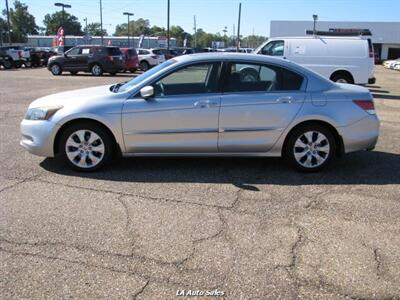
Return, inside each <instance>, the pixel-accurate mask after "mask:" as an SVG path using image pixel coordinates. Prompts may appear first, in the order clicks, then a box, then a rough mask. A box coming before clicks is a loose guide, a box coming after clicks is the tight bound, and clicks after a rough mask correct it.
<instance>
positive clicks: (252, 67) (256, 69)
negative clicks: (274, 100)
mask: <svg viewBox="0 0 400 300" xmlns="http://www.w3.org/2000/svg"><path fill="white" fill-rule="evenodd" d="M227 73H228V74H227V75H226V78H225V82H224V92H274V91H294V90H300V89H301V85H302V83H303V80H304V78H303V76H301V75H299V74H297V73H295V72H292V71H290V70H288V69H285V68H282V67H278V66H273V65H261V64H244V63H229V64H228V68H227Z"/></svg>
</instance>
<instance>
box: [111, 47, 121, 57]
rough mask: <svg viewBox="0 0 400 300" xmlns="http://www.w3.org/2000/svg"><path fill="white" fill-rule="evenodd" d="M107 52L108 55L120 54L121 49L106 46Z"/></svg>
mask: <svg viewBox="0 0 400 300" xmlns="http://www.w3.org/2000/svg"><path fill="white" fill-rule="evenodd" d="M107 54H108V55H110V56H119V55H122V53H121V50H119V48H116V47H113V48H107Z"/></svg>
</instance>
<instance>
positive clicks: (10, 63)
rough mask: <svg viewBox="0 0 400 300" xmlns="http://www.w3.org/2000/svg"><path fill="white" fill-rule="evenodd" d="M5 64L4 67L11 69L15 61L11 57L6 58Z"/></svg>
mask: <svg viewBox="0 0 400 300" xmlns="http://www.w3.org/2000/svg"><path fill="white" fill-rule="evenodd" d="M3 66H4V69H6V70H9V69H11V68H12V67H13V62H12V61H11V60H9V59H5V60H4V61H3Z"/></svg>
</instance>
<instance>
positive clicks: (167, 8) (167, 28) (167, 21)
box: [167, 0, 169, 50]
mask: <svg viewBox="0 0 400 300" xmlns="http://www.w3.org/2000/svg"><path fill="white" fill-rule="evenodd" d="M167 1H168V2H167V49H168V50H169V0H167Z"/></svg>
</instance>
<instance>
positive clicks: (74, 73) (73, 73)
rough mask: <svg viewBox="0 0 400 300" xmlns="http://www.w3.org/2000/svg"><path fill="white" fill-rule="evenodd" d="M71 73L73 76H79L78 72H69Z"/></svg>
mask: <svg viewBox="0 0 400 300" xmlns="http://www.w3.org/2000/svg"><path fill="white" fill-rule="evenodd" d="M69 72H70V73H71V75H76V74H78V71H69Z"/></svg>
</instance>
